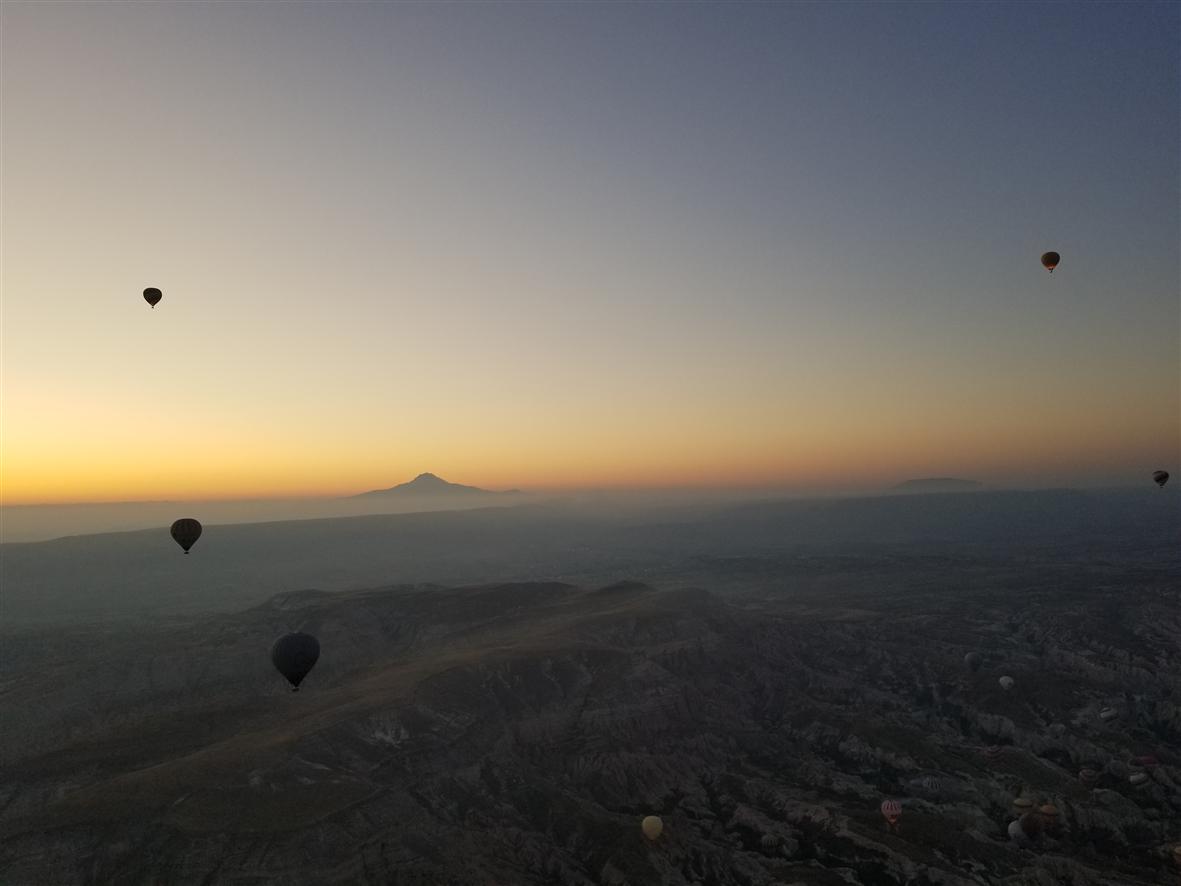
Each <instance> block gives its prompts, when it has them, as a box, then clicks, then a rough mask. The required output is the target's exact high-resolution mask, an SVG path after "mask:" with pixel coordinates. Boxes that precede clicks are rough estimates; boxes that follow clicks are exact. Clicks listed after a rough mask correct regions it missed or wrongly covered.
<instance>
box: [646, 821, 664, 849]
mask: <svg viewBox="0 0 1181 886" xmlns="http://www.w3.org/2000/svg"><path fill="white" fill-rule="evenodd" d="M640 830H641V831H643V832H644V836H645V837H647V838H648V839H649V840H651V841H652V842H653V843H655V842H656V841H657V840H659V839H660V835H661V834H663V833H664V822H663V821H661V820H660V816H658V815H649V816H646V817H645V818H644V820H643V821H642V822H640Z"/></svg>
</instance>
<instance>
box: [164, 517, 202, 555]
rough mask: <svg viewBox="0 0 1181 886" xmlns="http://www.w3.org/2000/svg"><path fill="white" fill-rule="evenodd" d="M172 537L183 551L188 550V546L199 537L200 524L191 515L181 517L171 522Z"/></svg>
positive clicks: (194, 542) (193, 543)
mask: <svg viewBox="0 0 1181 886" xmlns="http://www.w3.org/2000/svg"><path fill="white" fill-rule="evenodd" d="M170 531H171V532H172V539H173V541H175V542H176V543H177V544H178V545H180V546H181V547H182V548H184V551H185V553H186V554H187V553H188V552H189V548H191V547H192V546H193V545H195V544H196V543H197V539H199V538H200V537H201V524H200V523H198V522H197V521H196V520H194V519H193V518H192V517H183V518H181V519H180V520H177V521H175V522H174V523H173V524H172V529H171V530H170Z"/></svg>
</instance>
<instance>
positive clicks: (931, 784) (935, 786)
mask: <svg viewBox="0 0 1181 886" xmlns="http://www.w3.org/2000/svg"><path fill="white" fill-rule="evenodd" d="M920 784H922V786H923V790H924V791H926V792H927V793H929V794H937V793H939V792H940V791H941V790H943V782H941V781H940V780H939V779H937V778H936V777H935V776H933V775H927V776H924V777H923V780H922V782H920Z"/></svg>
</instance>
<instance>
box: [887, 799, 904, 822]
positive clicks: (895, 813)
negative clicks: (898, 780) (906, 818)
mask: <svg viewBox="0 0 1181 886" xmlns="http://www.w3.org/2000/svg"><path fill="white" fill-rule="evenodd" d="M882 815H883V816H884V817H885V819H886V824H888V825H889V826H890V827H891V828H892V827H894V826H895V825H896V824H898V819H899V818H901V817H902V804H901V803H899V802H898V801H897V800H883V801H882Z"/></svg>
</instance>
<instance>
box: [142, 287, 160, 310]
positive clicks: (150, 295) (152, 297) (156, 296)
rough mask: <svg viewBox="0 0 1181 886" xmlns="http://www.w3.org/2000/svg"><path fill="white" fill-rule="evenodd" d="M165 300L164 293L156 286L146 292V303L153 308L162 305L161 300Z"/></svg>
mask: <svg viewBox="0 0 1181 886" xmlns="http://www.w3.org/2000/svg"><path fill="white" fill-rule="evenodd" d="M162 298H164V293H163V292H161V291H160V290H159V289H157V288H156V287H155V286H149V287H148V288H147V289H145V290H144V301H146V302H147V303H148V304H150V305H151V306H152V307H153V308H154V307H156V305H158V304H159V303H160V299H162Z"/></svg>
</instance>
